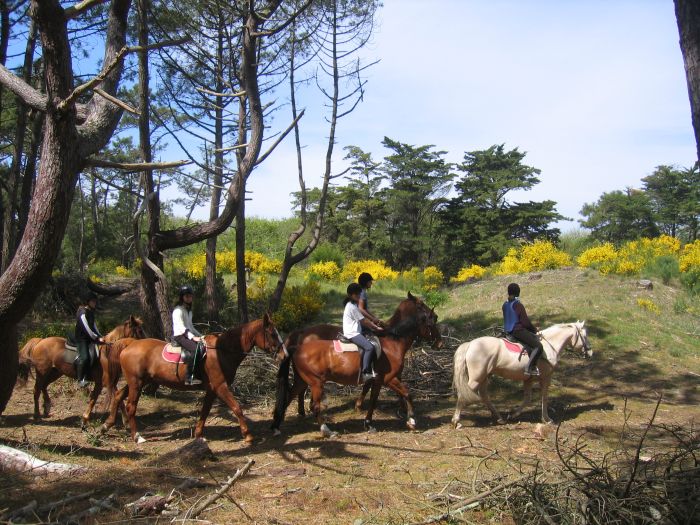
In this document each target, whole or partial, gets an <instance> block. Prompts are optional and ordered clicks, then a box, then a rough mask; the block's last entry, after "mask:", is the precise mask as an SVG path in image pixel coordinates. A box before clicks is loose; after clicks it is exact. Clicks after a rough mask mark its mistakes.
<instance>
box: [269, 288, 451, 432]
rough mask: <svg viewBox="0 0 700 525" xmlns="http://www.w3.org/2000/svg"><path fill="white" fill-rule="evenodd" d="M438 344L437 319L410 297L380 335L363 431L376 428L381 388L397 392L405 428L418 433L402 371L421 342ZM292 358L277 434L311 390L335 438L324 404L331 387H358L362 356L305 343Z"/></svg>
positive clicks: (284, 370)
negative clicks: (294, 406)
mask: <svg viewBox="0 0 700 525" xmlns="http://www.w3.org/2000/svg"><path fill="white" fill-rule="evenodd" d="M419 337H420V338H422V339H425V340H428V341H430V342H431V343H433V345H434V347H436V348H439V347H440V346H441V345H442V337H441V335H440V332H439V330H438V329H437V315H436V314H435V312H434V311H433V310H431V309H430V308H428V307H427V305H426V304H425V303H424V302H423V301H421V300H420V299H419V298H417V297H414V296H413V295H411V293H410V292H409V293H408V297H407V298H406V299H404V300H403V301H401V303H400V304H399V306H398V307H397V308H396V311H395V312H394V315H393V316H392V317H391V319H390V320H389V322H388V326H387V328H386V330H385V331H384V333H383V334H380V338H379V339H380V342H381V345H382V355H381V357H380V358H379V360H378V361H377V362H376V363H375V367H374V368H375V371H376V372H377V377H376V378H374V380H373V381H371V383H372V386H371V388H372V394H371V396H370V407H369V410H368V412H367V415H366V416H365V421H364V426H365V428H366V429H367V430H369V431H374V430H375V429H374V427H372V415H373V413H374V408H375V406H376V403H377V398H378V397H379V392H380V390H381V388H382V386H384V385H386V386H387V387H389V388H391V389H392V390H393V391H394V392H396V393H397V394H398V395H399V396H400V397H401V398H402V399H403V400H404V401H405V402H406V406H407V407H408V411H407V421H406V425H407V426H408V428H410V429H415V427H416V420H415V417H414V416H415V413H414V410H413V401H412V399H411V395H410V393H409V391H408V388H407V387H406V386H405V385H404V384H403V383H401V381H400V380H399V377H400V375H401V371H402V370H403V364H404V358H405V356H406V352H407V351H408V349H409V348H410V347H411V346H412V345H413V342H414V341H415V340H416V339H417V338H419ZM287 353H288V354H289V355H287V356H286V357H285V359H284V360H283V361H282V363H281V364H280V368H279V371H278V376H277V401H276V404H275V412H274V418H273V423H272V430H273V433H274V434H275V435H279V433H280V430H279V427H280V424H281V423H282V420H283V419H284V414H285V412H286V409H287V406H289V404H290V403H291V401H292V399H294V398H295V397H296V396H297V395H299V393H301V392H304V391H305V390H306V388H307V386H308V387H310V388H311V403H312V410H313V412H314V415H315V416H316V420H317V422H318V423H319V425H320V429H321V434H322V435H323V436H324V437H333V436H335V435H336V434H337V433H335V432H332V431H331V430H330V428H328V425H327V424H326V422H325V421H324V419H323V418H322V417H321V399H322V397H323V386H324V384H325V383H326V381H334V382H335V383H339V384H343V385H356V384H358V377H359V370H360V357H361V353H360V352H343V353H337V352H335V350H334V349H333V341H331V340H320V339H317V340H313V339H312V340H308V341H303V342H302V343H301V344H300V345H299V346H298V347H296V348H290V349H287ZM292 362H293V363H294V385H293V387H292V388H291V389H290V388H289V367H290V364H291V363H292Z"/></svg>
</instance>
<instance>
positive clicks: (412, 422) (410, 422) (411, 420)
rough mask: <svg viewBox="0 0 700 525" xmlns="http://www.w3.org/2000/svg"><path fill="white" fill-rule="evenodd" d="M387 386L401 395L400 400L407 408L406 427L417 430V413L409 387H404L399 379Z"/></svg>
mask: <svg viewBox="0 0 700 525" xmlns="http://www.w3.org/2000/svg"><path fill="white" fill-rule="evenodd" d="M386 386H388V387H389V388H391V389H392V390H393V391H394V392H396V393H397V394H398V395H399V399H400V400H401V402H402V403H403V404H404V405H405V406H406V426H407V427H408V428H409V429H411V430H415V429H416V419H415V412H414V410H413V398H412V397H411V393H410V391H409V390H408V387H407V386H406V385H404V384H403V383H402V382H401V380H400V379H399V378H398V377H394V378H392V380H391V381H389V382H388V383H387V384H386Z"/></svg>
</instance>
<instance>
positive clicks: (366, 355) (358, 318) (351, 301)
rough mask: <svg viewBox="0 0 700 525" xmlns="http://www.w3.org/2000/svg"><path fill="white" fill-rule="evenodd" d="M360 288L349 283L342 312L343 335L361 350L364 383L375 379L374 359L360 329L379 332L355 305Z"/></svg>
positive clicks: (372, 352)
mask: <svg viewBox="0 0 700 525" xmlns="http://www.w3.org/2000/svg"><path fill="white" fill-rule="evenodd" d="M361 293H362V286H360V285H359V284H357V283H351V284H350V285H349V286H348V289H347V294H348V296H347V297H346V298H345V301H344V304H345V310H344V311H343V335H344V336H345V337H346V338H347V339H349V340H350V341H352V342H353V343H355V344H356V345H357V346H359V347H360V348H362V377H361V381H362V382H363V383H364V382H366V381H369V380H370V379H373V378H374V377H376V374H375V373H374V371H373V370H372V360H373V358H374V345H373V344H372V343H370V342H369V340H368V339H367V338H366V337H365V336H364V335H362V328H363V327H364V328H369V329H370V330H381V328H380V327H379V326H377V325H376V324H374V323H373V322H372V321H370V320H369V319H366V318H365V316H364V315H362V312H360V309H359V307H358V305H357V303H358V302H359V301H360V294H361Z"/></svg>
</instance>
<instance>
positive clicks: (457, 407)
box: [452, 392, 466, 428]
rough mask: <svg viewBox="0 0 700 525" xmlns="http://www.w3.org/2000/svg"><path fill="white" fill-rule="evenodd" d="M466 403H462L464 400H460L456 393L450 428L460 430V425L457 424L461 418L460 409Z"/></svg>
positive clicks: (459, 395)
mask: <svg viewBox="0 0 700 525" xmlns="http://www.w3.org/2000/svg"><path fill="white" fill-rule="evenodd" d="M465 405H466V403H465V402H464V399H462V394H460V393H459V392H457V403H456V404H455V413H454V414H452V426H453V427H455V428H462V424H461V423H460V422H459V419H460V418H461V417H462V409H463V408H464V406H465Z"/></svg>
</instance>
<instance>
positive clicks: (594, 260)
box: [576, 242, 617, 273]
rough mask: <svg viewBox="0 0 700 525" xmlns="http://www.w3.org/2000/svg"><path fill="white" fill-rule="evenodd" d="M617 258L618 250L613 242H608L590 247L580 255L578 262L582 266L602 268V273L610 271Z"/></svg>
mask: <svg viewBox="0 0 700 525" xmlns="http://www.w3.org/2000/svg"><path fill="white" fill-rule="evenodd" d="M616 259H617V250H615V247H614V246H613V245H612V244H610V243H609V242H606V243H605V244H602V245H601V246H594V247H593V248H588V249H587V250H585V251H584V252H583V253H581V255H579V256H578V258H577V259H576V262H577V264H578V265H579V266H580V267H582V268H595V269H597V270H600V273H609V270H610V268H611V267H612V265H614V263H615V260H616Z"/></svg>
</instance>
